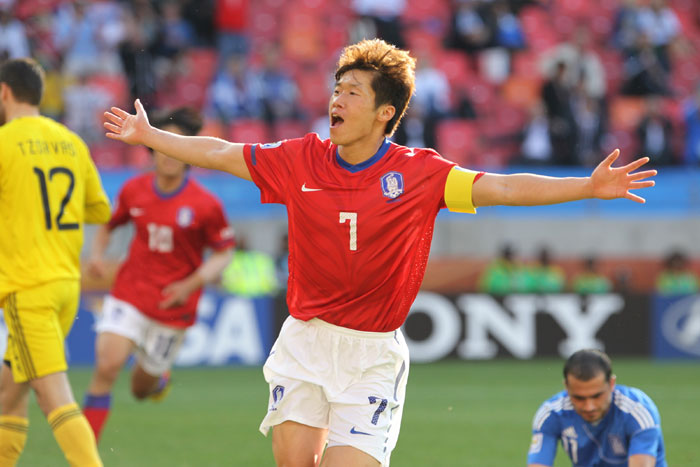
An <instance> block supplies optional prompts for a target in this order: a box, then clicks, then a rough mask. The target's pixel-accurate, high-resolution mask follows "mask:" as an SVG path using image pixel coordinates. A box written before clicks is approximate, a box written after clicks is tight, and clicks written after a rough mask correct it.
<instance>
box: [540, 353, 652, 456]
mask: <svg viewBox="0 0 700 467" xmlns="http://www.w3.org/2000/svg"><path fill="white" fill-rule="evenodd" d="M564 386H565V387H566V390H564V391H561V392H560V393H558V394H556V395H554V396H553V397H551V398H550V399H548V400H547V401H545V403H544V404H542V406H540V408H539V410H538V411H537V413H536V414H535V418H534V420H533V423H532V444H531V445H530V451H529V453H528V456H527V463H528V467H538V466H551V465H553V463H554V456H555V454H556V451H557V441H558V440H561V445H562V447H563V448H564V451H566V453H567V454H568V455H569V457H570V458H571V462H572V464H573V465H574V466H576V467H578V466H581V467H583V466H585V467H592V466H595V467H605V466H618V467H619V466H625V465H626V466H629V467H666V455H665V451H664V439H663V435H662V434H661V421H660V419H659V411H658V409H657V408H656V405H655V404H654V401H652V400H651V399H650V398H649V396H647V395H646V394H644V392H642V391H641V390H639V389H636V388H631V387H627V386H622V385H621V384H620V385H615V375H613V374H612V367H611V363H610V357H608V356H607V355H606V354H604V353H603V352H600V351H598V350H579V351H578V352H576V353H574V354H573V355H572V356H571V357H569V359H568V360H567V361H566V364H565V365H564Z"/></svg>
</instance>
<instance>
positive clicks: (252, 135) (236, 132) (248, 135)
mask: <svg viewBox="0 0 700 467" xmlns="http://www.w3.org/2000/svg"><path fill="white" fill-rule="evenodd" d="M229 140H231V141H234V142H236V143H268V142H270V129H269V128H268V126H267V124H265V122H263V121H261V120H238V121H235V122H233V123H232V124H231V126H230V127H229Z"/></svg>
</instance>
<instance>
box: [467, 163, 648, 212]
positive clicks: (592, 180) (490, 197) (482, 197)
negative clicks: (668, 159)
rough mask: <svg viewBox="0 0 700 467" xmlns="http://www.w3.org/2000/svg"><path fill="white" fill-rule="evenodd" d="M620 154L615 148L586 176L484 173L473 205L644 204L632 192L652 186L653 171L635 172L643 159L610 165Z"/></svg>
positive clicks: (475, 185)
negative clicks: (591, 201)
mask: <svg viewBox="0 0 700 467" xmlns="http://www.w3.org/2000/svg"><path fill="white" fill-rule="evenodd" d="M619 155H620V151H619V149H615V150H614V151H613V152H612V153H611V154H610V155H609V156H608V157H606V158H605V160H603V161H602V162H601V163H600V164H599V165H598V167H596V168H595V170H593V173H592V174H591V175H590V176H589V177H547V176H543V175H534V174H512V175H499V174H488V173H487V174H485V175H484V176H483V177H481V178H480V179H479V180H478V181H477V182H475V183H474V187H473V188H472V200H473V202H474V206H495V205H505V206H539V205H545V204H557V203H565V202H567V201H576V200H580V199H586V198H599V199H615V198H626V199H629V200H632V201H635V202H638V203H644V202H645V200H644V198H642V197H640V196H638V195H636V194H634V193H632V190H637V189H641V188H648V187H652V186H654V181H653V180H648V179H649V178H650V177H653V176H654V175H656V170H645V171H641V172H634V171H635V170H637V169H638V168H640V167H641V166H643V165H644V164H646V163H647V162H649V158H648V157H642V158H641V159H637V160H635V161H633V162H630V163H629V164H627V165H624V166H622V167H613V166H612V164H613V163H614V162H615V160H616V159H617V158H618V156H619Z"/></svg>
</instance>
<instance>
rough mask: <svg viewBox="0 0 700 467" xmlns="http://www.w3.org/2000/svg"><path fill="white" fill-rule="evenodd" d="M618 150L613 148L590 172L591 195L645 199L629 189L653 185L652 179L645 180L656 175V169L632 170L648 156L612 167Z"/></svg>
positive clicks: (641, 201)
mask: <svg viewBox="0 0 700 467" xmlns="http://www.w3.org/2000/svg"><path fill="white" fill-rule="evenodd" d="M619 155H620V150H619V149H615V150H614V151H613V152H612V153H610V155H609V156H608V157H606V158H605V160H603V161H602V162H601V163H600V164H598V167H596V168H595V170H594V171H593V173H592V174H591V184H592V187H593V196H594V197H595V198H600V199H615V198H626V199H629V200H632V201H635V202H637V203H644V202H646V200H645V199H644V198H642V197H641V196H638V195H636V194H634V193H632V192H631V191H630V190H637V189H640V188H649V187H652V186H654V180H646V179H648V178H649V177H653V176H654V175H656V170H644V171H642V172H634V171H635V170H637V169H638V168H640V167H641V166H643V165H644V164H646V163H647V162H649V158H648V157H642V158H641V159H637V160H636V161H633V162H630V163H629V164H627V165H624V166H622V167H613V166H612V165H613V162H615V160H616V159H617V158H618V157H619ZM633 172H634V173H633Z"/></svg>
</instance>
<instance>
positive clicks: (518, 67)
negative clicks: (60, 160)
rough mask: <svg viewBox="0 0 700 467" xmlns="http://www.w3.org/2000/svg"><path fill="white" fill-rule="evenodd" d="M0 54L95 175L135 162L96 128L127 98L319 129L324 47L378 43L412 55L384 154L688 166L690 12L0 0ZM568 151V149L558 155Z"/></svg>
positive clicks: (556, 4)
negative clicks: (26, 80) (85, 148)
mask: <svg viewBox="0 0 700 467" xmlns="http://www.w3.org/2000/svg"><path fill="white" fill-rule="evenodd" d="M0 11H1V14H0V54H2V55H5V56H8V57H13V58H16V57H22V56H33V57H35V58H37V59H38V60H39V61H40V62H41V64H42V65H43V66H44V67H45V68H46V69H47V70H48V86H47V88H48V89H47V92H46V96H45V99H44V101H43V103H42V111H43V112H44V113H45V114H47V115H49V116H52V117H56V118H58V119H60V120H61V121H63V122H65V123H66V124H67V126H68V127H69V128H71V129H73V130H74V131H76V132H77V133H78V134H80V135H81V136H82V137H83V138H84V139H85V140H86V141H87V142H88V143H89V144H90V146H91V149H92V153H93V157H94V158H95V160H96V163H97V165H98V167H100V168H112V167H125V166H126V167H132V166H133V167H142V166H144V165H147V164H148V163H149V158H148V154H147V153H146V152H145V150H144V149H143V148H128V149H125V148H124V147H122V146H120V145H115V144H114V143H113V142H109V141H106V140H105V139H104V136H103V134H102V133H103V132H102V129H101V119H100V118H98V117H97V115H98V114H100V113H101V112H102V111H103V110H104V108H106V107H108V106H109V105H121V106H128V105H130V102H132V101H133V98H134V97H136V96H138V97H140V98H141V100H142V102H144V104H145V106H146V108H147V109H149V108H173V107H176V106H181V105H189V106H192V107H194V108H196V109H198V110H201V111H203V112H204V114H205V116H206V124H205V127H204V130H203V132H204V134H209V135H215V136H222V137H225V138H230V139H232V140H236V141H242V142H259V141H274V140H279V139H284V138H288V137H292V136H299V135H303V134H305V133H306V132H308V131H317V132H319V134H321V135H322V136H323V135H325V134H327V132H328V128H327V127H328V125H327V116H326V106H327V96H328V95H329V92H327V90H329V89H330V86H331V85H332V83H331V82H330V81H329V78H328V77H329V76H331V75H332V73H330V71H332V69H333V66H334V65H335V61H336V59H337V55H338V53H339V50H340V48H341V47H342V46H343V45H345V44H346V43H349V42H352V41H356V40H358V39H360V38H362V37H373V36H378V37H381V38H384V39H386V40H388V41H389V42H393V43H395V44H396V45H398V46H402V47H408V48H409V49H410V50H411V51H412V53H413V54H414V55H415V56H416V57H418V59H419V60H418V64H419V69H418V70H417V90H418V91H417V94H416V96H415V99H414V101H413V104H412V106H411V108H410V111H409V113H408V115H407V116H406V119H405V120H404V124H403V125H401V127H400V128H399V132H398V133H397V134H396V135H395V140H396V141H397V142H399V143H406V144H408V145H411V146H427V147H435V148H436V149H438V150H439V151H440V152H441V153H442V154H443V155H444V156H445V157H447V158H449V159H453V160H455V161H457V162H459V163H460V164H462V165H465V166H491V167H493V166H496V167H498V166H503V165H508V164H542V165H586V166H592V165H594V164H596V163H597V162H598V161H599V158H600V157H601V155H602V154H607V152H609V150H610V149H611V148H614V147H620V148H621V149H622V154H623V155H624V156H626V157H628V158H630V157H631V156H632V155H633V154H637V153H643V154H645V155H649V156H650V157H651V158H652V161H653V163H654V164H655V165H665V164H697V162H698V160H700V110H699V109H700V87H698V83H697V76H700V73H699V71H700V54H698V53H697V50H698V47H699V46H700V4H698V3H697V2H694V1H692V0H625V1H623V2H610V1H607V0H591V1H582V0H392V1H383V2H374V1H368V0H353V1H352V2H334V1H330V0H290V1H284V0H260V1H250V0H207V1H197V0H131V1H118V0H79V1H70V2H69V1H65V0H22V1H21V2H20V1H17V0H2V1H0ZM572 142H573V143H574V144H572Z"/></svg>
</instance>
